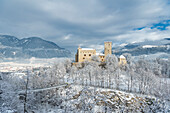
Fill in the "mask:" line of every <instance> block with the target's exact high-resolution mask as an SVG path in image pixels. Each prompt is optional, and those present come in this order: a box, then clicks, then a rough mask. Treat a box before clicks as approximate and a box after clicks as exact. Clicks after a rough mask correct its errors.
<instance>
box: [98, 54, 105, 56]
mask: <svg viewBox="0 0 170 113" xmlns="http://www.w3.org/2000/svg"><path fill="white" fill-rule="evenodd" d="M96 55H98V56H105V54H103V53H96Z"/></svg>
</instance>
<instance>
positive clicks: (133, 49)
mask: <svg viewBox="0 0 170 113" xmlns="http://www.w3.org/2000/svg"><path fill="white" fill-rule="evenodd" d="M124 53H130V54H131V55H132V56H140V55H153V54H160V53H164V55H166V56H167V57H169V56H170V38H164V39H161V40H155V41H149V40H146V41H143V42H135V43H128V44H121V45H119V46H114V47H113V54H116V55H121V54H124Z"/></svg>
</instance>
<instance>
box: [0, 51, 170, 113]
mask: <svg viewBox="0 0 170 113" xmlns="http://www.w3.org/2000/svg"><path fill="white" fill-rule="evenodd" d="M124 56H125V57H126V60H127V64H126V65H120V64H119V62H118V58H117V57H116V56H115V55H108V56H107V57H106V61H105V62H104V63H101V62H100V60H99V58H98V57H97V56H93V57H92V61H91V62H88V61H86V62H84V63H79V64H77V65H72V61H71V60H70V59H65V60H63V61H60V62H58V63H55V64H54V65H53V66H52V67H49V68H43V67H41V68H39V69H38V71H36V70H27V71H26V72H27V74H26V76H22V77H18V76H13V75H11V74H3V73H1V75H0V112H2V113H6V112H7V113H8V112H12V113H22V112H24V113H31V112H32V113H47V112H50V113H58V112H62V113H63V112H65V113H67V112H69V113H71V112H73V113H75V112H79V113H81V112H82V113H84V112H108V113H110V112H154V113H155V112H170V59H160V58H157V59H153V60H147V59H145V58H144V57H141V58H139V59H134V58H133V57H132V56H131V55H130V54H124Z"/></svg>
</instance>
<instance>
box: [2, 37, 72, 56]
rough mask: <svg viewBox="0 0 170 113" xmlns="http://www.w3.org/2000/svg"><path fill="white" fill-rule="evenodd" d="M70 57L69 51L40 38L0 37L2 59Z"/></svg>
mask: <svg viewBox="0 0 170 113" xmlns="http://www.w3.org/2000/svg"><path fill="white" fill-rule="evenodd" d="M70 55H71V52H70V51H68V50H66V49H64V48H61V47H59V46H58V45H57V44H56V43H54V42H51V41H47V40H44V39H42V38H40V37H28V38H22V39H19V38H17V37H15V36H11V35H0V56H3V57H7V58H10V57H11V58H15V57H26V58H27V57H28V58H30V57H37V58H54V57H69V56H70Z"/></svg>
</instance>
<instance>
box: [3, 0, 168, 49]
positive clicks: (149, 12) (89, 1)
mask: <svg viewBox="0 0 170 113" xmlns="http://www.w3.org/2000/svg"><path fill="white" fill-rule="evenodd" d="M168 1H169V0H0V34H8V35H13V36H17V37H19V38H24V37H30V36H38V37H42V38H43V39H46V40H50V41H54V42H55V43H57V44H58V45H59V46H61V47H66V48H68V49H69V47H77V46H78V45H81V46H85V47H93V48H102V47H103V46H102V45H103V43H104V41H113V42H134V41H142V40H146V39H149V40H156V39H161V38H167V37H170V21H169V20H170V2H169V3H168Z"/></svg>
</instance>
